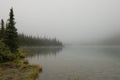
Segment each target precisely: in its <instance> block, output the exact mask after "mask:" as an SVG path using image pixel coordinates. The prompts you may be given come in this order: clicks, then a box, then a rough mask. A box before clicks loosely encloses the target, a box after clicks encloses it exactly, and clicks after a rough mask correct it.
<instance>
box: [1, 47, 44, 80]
mask: <svg viewBox="0 0 120 80" xmlns="http://www.w3.org/2000/svg"><path fill="white" fill-rule="evenodd" d="M19 52H20V54H21V57H22V59H20V60H16V61H12V62H5V63H0V80H35V79H36V78H37V77H38V74H39V73H40V72H41V71H42V68H41V67H40V66H37V65H30V64H29V62H28V61H25V60H24V57H25V56H26V55H28V53H26V52H25V51H24V50H23V49H19Z"/></svg>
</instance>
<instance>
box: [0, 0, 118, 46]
mask: <svg viewBox="0 0 120 80" xmlns="http://www.w3.org/2000/svg"><path fill="white" fill-rule="evenodd" d="M119 4H120V1H119V0H35V1H34V0H20V1H17V0H0V12H1V13H0V18H3V19H7V17H6V16H7V15H8V11H9V9H10V8H11V7H13V8H14V12H15V18H16V22H17V24H16V27H17V28H18V31H19V32H20V33H25V34H28V35H34V36H42V37H43V36H47V37H52V38H53V37H56V38H57V39H59V40H61V41H62V42H63V43H74V44H113V45H114V44H115V45H116V44H120V36H119V34H120V5H119Z"/></svg>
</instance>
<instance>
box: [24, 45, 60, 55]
mask: <svg viewBox="0 0 120 80" xmlns="http://www.w3.org/2000/svg"><path fill="white" fill-rule="evenodd" d="M24 49H25V50H27V51H29V52H31V53H32V54H33V55H30V56H29V57H33V56H48V55H54V56H56V55H57V54H58V53H59V52H60V51H62V47H24Z"/></svg>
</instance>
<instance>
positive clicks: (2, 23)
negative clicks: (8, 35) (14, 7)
mask: <svg viewBox="0 0 120 80" xmlns="http://www.w3.org/2000/svg"><path fill="white" fill-rule="evenodd" d="M4 33H5V25H4V20H3V19H1V28H0V39H2V38H3V37H4Z"/></svg>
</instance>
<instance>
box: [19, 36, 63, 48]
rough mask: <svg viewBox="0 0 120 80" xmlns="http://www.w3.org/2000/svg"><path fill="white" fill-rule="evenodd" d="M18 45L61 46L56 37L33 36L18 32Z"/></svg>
mask: <svg viewBox="0 0 120 80" xmlns="http://www.w3.org/2000/svg"><path fill="white" fill-rule="evenodd" d="M18 36H19V45H20V46H62V42H60V41H59V40H57V39H56V38H53V39H51V38H46V37H43V38H42V37H34V36H29V35H25V34H19V35H18Z"/></svg>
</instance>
